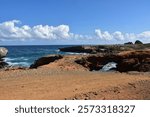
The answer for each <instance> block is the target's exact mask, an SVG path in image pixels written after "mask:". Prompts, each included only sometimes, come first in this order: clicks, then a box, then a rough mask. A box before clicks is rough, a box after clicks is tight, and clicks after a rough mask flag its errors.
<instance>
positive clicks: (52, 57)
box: [30, 55, 63, 68]
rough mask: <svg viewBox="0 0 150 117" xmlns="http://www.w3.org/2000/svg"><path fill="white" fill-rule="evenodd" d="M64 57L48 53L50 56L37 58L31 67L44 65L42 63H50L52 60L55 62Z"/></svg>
mask: <svg viewBox="0 0 150 117" xmlns="http://www.w3.org/2000/svg"><path fill="white" fill-rule="evenodd" d="M61 58H63V56H62V55H48V56H45V57H41V58H39V59H38V60H36V61H35V62H34V63H33V64H32V65H31V66H30V68H37V67H39V66H42V65H46V64H49V63H51V62H54V61H56V60H58V59H61Z"/></svg>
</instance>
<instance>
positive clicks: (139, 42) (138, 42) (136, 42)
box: [135, 40, 143, 44]
mask: <svg viewBox="0 0 150 117" xmlns="http://www.w3.org/2000/svg"><path fill="white" fill-rule="evenodd" d="M135 44H143V43H142V42H141V41H139V40H136V41H135Z"/></svg>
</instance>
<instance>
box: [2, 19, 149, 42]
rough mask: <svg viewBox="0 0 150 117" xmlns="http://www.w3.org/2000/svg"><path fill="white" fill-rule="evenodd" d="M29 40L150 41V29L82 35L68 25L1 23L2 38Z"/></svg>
mask: <svg viewBox="0 0 150 117" xmlns="http://www.w3.org/2000/svg"><path fill="white" fill-rule="evenodd" d="M13 39H18V40H28V39H47V40H54V39H75V40H92V39H93V40H94V39H99V40H103V41H113V40H116V41H135V40H137V39H140V40H147V41H150V31H145V32H141V33H139V34H135V33H123V32H120V31H115V32H112V33H110V32H108V31H102V30H101V29H96V30H95V32H94V34H93V35H81V34H74V33H71V32H70V29H69V26H68V25H59V26H49V25H44V26H43V25H36V26H33V27H31V26H28V25H23V26H21V22H20V21H19V20H12V21H6V22H3V23H0V40H1V41H5V40H13Z"/></svg>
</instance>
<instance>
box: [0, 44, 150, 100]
mask: <svg viewBox="0 0 150 117" xmlns="http://www.w3.org/2000/svg"><path fill="white" fill-rule="evenodd" d="M113 46H116V45H113ZM117 46H118V45H117ZM121 46H122V47H123V48H125V49H127V48H126V46H123V45H121ZM130 46H135V45H130ZM99 47H100V46H99ZM122 47H121V48H122ZM74 48H75V47H74ZM92 48H93V47H92ZM95 48H98V46H95ZM107 48H109V47H107ZM115 48H116V47H115ZM130 48H131V47H130ZM137 48H138V49H137ZM99 49H101V48H99ZM108 50H109V49H108ZM83 53H84V52H83ZM6 56H7V55H6ZM3 57H4V56H3ZM1 59H2V62H5V61H3V58H1ZM113 62H114V63H116V68H111V69H113V70H115V71H114V72H101V69H103V68H104V67H105V66H106V65H107V66H108V67H110V65H111V64H108V63H113ZM7 66H8V67H6V66H5V67H4V68H3V69H1V70H0V86H1V88H0V94H1V95H0V99H9V100H10V99H13V100H14V99H19V100H20V99H21V100H22V99H28V100H32V99H36V100H43V99H44V100H50V99H53V100H57V99H58V100H65V99H69V100H70V99H71V100H81V99H84V100H105V99H109V100H113V99H115V100H119V99H122V100H124V99H125V100H127V99H130V100H132V99H133V100H135V99H137V100H139V99H142V100H143V99H145V100H147V99H150V91H149V88H150V48H149V45H146V46H145V45H144V46H143V45H136V49H131V50H127V51H123V50H121V51H119V49H118V50H116V49H114V51H113V52H96V53H93V52H92V53H88V54H79V55H47V56H45V57H41V58H39V59H38V60H36V61H35V62H34V63H33V64H32V65H31V66H30V67H29V68H22V67H19V66H18V67H11V66H9V65H7Z"/></svg>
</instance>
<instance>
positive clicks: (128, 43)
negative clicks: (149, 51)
mask: <svg viewBox="0 0 150 117" xmlns="http://www.w3.org/2000/svg"><path fill="white" fill-rule="evenodd" d="M124 45H133V43H132V42H127V43H124Z"/></svg>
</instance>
